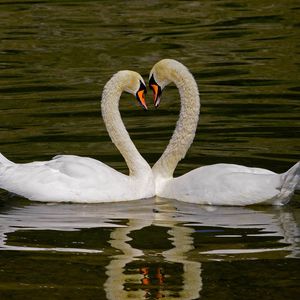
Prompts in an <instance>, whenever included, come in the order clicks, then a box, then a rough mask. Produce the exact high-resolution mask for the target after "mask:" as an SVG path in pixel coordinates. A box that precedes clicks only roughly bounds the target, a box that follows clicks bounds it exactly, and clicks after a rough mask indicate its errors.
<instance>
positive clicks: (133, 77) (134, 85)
mask: <svg viewBox="0 0 300 300" xmlns="http://www.w3.org/2000/svg"><path fill="white" fill-rule="evenodd" d="M117 74H118V75H119V76H120V77H121V78H124V80H122V81H123V90H124V91H125V92H127V93H130V94H132V95H134V96H135V97H136V99H137V100H138V102H139V103H140V104H141V106H142V107H143V108H144V109H148V108H147V104H146V99H145V94H146V93H147V89H146V85H145V82H144V79H143V78H142V76H141V75H140V74H139V73H137V72H134V71H129V70H125V71H119V72H118V73H117Z"/></svg>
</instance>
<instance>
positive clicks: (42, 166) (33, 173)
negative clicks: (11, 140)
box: [0, 155, 128, 202]
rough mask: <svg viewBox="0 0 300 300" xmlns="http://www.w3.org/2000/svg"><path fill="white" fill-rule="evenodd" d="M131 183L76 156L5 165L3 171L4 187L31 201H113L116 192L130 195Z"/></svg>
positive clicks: (1, 183)
mask: <svg viewBox="0 0 300 300" xmlns="http://www.w3.org/2000/svg"><path fill="white" fill-rule="evenodd" d="M116 184H117V187H116ZM127 184H128V176H126V175H124V174H122V173H120V172H118V171H115V170H114V169H113V168H111V167H109V166H107V165H105V164H104V163H102V162H100V161H97V160H95V159H92V158H88V157H79V156H74V155H61V156H55V157H54V158H53V159H52V160H50V161H41V162H32V163H27V164H6V165H3V164H2V166H1V168H0V187H1V188H3V189H6V190H9V191H11V192H13V193H16V194H18V195H21V196H24V197H26V198H28V199H31V200H39V201H76V200H78V201H79V199H82V200H83V201H81V202H84V199H86V202H90V201H91V200H93V199H94V200H95V201H96V199H98V200H101V199H111V198H113V197H116V196H117V195H116V193H114V191H116V190H117V191H120V190H122V189H123V190H124V193H126V189H125V186H126V185H127ZM119 197H122V195H119Z"/></svg>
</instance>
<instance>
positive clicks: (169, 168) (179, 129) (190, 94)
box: [152, 61, 200, 178]
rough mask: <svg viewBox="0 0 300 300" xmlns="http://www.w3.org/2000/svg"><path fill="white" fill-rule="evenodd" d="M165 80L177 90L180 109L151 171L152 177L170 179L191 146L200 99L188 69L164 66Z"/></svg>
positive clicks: (196, 123) (178, 66) (177, 64)
mask: <svg viewBox="0 0 300 300" xmlns="http://www.w3.org/2000/svg"><path fill="white" fill-rule="evenodd" d="M165 72H166V74H168V77H169V78H167V80H169V81H171V82H174V83H175V85H176V86H177V88H178V89H179V94H180V99H181V108H180V115H179V119H178V121H177V123H176V128H175V130H174V132H173V135H172V138H171V140H170V142H169V144H168V146H167V148H166V150H165V151H164V153H163V154H162V156H161V157H160V159H159V160H158V161H157V162H156V163H155V165H154V166H153V168H152V170H153V173H154V175H156V176H162V177H166V178H168V177H172V176H173V173H174V170H175V168H176V166H177V164H178V162H179V161H180V160H181V159H183V158H184V157H185V155H186V152H187V151H188V149H189V147H190V146H191V144H192V142H193V140H194V137H195V133H196V129H197V125H198V120H199V112H200V97H199V91H198V87H197V83H196V81H195V79H194V77H193V75H192V74H191V73H190V72H189V71H188V69H187V68H186V67H185V66H184V65H182V64H181V63H179V62H175V61H173V63H172V64H167V65H166V66H165Z"/></svg>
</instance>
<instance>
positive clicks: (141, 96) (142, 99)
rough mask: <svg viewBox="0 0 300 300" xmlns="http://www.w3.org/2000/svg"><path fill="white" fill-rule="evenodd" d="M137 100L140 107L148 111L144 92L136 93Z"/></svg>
mask: <svg viewBox="0 0 300 300" xmlns="http://www.w3.org/2000/svg"><path fill="white" fill-rule="evenodd" d="M137 99H138V101H139V102H140V103H141V105H142V106H143V107H144V108H145V109H148V107H147V104H146V99H145V91H144V90H139V91H138V92H137Z"/></svg>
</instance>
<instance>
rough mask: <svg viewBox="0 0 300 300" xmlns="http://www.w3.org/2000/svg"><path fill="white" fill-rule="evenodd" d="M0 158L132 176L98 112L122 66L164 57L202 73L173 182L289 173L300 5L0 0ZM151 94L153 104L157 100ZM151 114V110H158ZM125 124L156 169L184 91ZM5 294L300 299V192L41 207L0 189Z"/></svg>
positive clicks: (0, 277)
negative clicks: (209, 170)
mask: <svg viewBox="0 0 300 300" xmlns="http://www.w3.org/2000/svg"><path fill="white" fill-rule="evenodd" d="M0 9H1V18H0V28H1V34H2V36H1V46H0V70H1V71H0V136H1V138H0V151H1V152H2V153H3V154H4V155H6V156H7V157H8V158H10V159H12V160H14V161H16V162H28V161H33V160H44V159H50V158H51V157H52V156H54V155H56V154H76V155H84V156H90V157H94V158H96V159H100V160H101V161H103V162H105V163H107V164H109V165H110V166H112V167H114V168H116V169H118V170H119V171H121V172H124V173H127V168H126V165H125V163H124V160H123V159H122V157H121V156H120V154H119V153H118V151H117V150H116V149H115V148H114V146H113V145H112V143H111V142H110V139H109V137H108V135H107V133H106V130H105V128H104V124H103V121H102V119H101V117H100V112H99V110H100V104H99V103H100V94H101V90H102V88H103V86H104V84H105V82H106V81H107V80H108V79H109V78H110V77H111V75H112V74H113V73H115V72H116V71H118V70H120V69H133V70H136V71H138V72H140V73H141V74H142V75H143V76H144V78H145V79H147V76H148V73H149V71H150V69H151V67H152V65H153V64H154V63H155V62H157V61H158V60H160V59H162V58H166V57H169V58H175V59H178V60H180V61H181V62H182V63H184V64H185V65H186V66H187V67H189V69H190V70H191V72H192V73H193V74H194V76H195V78H196V80H197V83H198V85H199V89H200V92H201V104H202V107H201V120H200V123H199V126H198V132H197V136H196V139H195V142H194V143H193V146H192V148H191V149H190V151H189V152H188V155H187V157H186V158H185V159H184V160H183V161H182V162H181V163H180V164H179V166H178V168H177V171H176V175H180V174H183V173H185V172H187V171H189V170H191V169H193V168H195V167H198V166H201V165H206V164H213V163H218V162H227V163H237V164H243V165H248V166H255V167H262V168H268V169H271V170H273V171H275V172H283V171H285V170H287V169H288V168H289V167H290V166H292V165H293V164H294V163H295V162H296V161H297V160H299V127H300V123H299V107H300V106H299V98H300V95H299V94H300V93H299V92H300V85H299V79H300V70H299V59H300V57H299V36H300V23H299V20H300V18H299V12H300V5H299V3H298V1H292V0H290V1H284V2H283V1H279V2H278V3H277V2H276V3H275V2H274V1H268V0H260V1H256V0H252V1H237V0H236V1H234V0H233V1H224V0H220V1H211V0H207V1H147V2H144V1H143V2H142V1H118V3H115V2H111V1H62V0H61V1H59V0H57V1H26V2H25V1H23V2H22V1H1V3H0ZM151 101H152V99H151V95H150V94H149V97H148V103H150V104H151ZM149 106H150V107H151V105H149ZM120 108H121V113H122V116H123V120H124V122H125V124H126V127H127V128H128V130H129V132H130V135H131V137H132V139H133V141H134V143H135V144H136V145H137V147H138V149H139V150H140V152H141V153H142V154H143V156H144V157H145V158H146V159H147V161H149V162H150V163H151V164H153V163H154V162H155V161H156V160H157V159H158V157H159V155H160V154H161V153H162V151H163V149H164V148H165V146H166V144H167V142H168V140H169V138H170V136H171V134H172V131H173V129H174V126H175V122H176V120H177V117H178V109H179V100H178V92H177V90H176V89H175V87H174V86H170V87H168V88H167V89H166V90H165V91H164V95H163V99H162V103H161V106H160V108H159V110H154V109H153V106H152V107H151V110H149V111H148V112H147V113H145V112H144V111H142V110H141V108H140V107H139V106H138V105H137V103H136V101H135V100H134V99H133V97H132V96H130V95H123V97H122V100H121V103H120ZM0 195H1V200H0V249H1V251H0V296H1V299H41V298H43V299H54V298H55V299H129V298H131V299H160V298H165V299H200V298H201V299H257V298H258V297H261V298H262V299H298V297H299V294H300V286H299V279H300V271H299V270H300V268H299V267H300V266H299V264H300V263H299V262H300V260H299V255H300V254H299V253H300V248H299V246H300V241H299V226H300V204H299V203H300V202H299V200H300V196H299V194H296V195H295V196H294V197H293V200H292V201H291V203H289V204H288V205H286V206H285V207H281V208H275V207H253V208H236V207H223V208H222V207H203V206H197V205H191V204H185V203H181V202H178V201H172V200H166V199H159V198H154V199H148V200H142V201H139V202H135V201H134V202H130V203H121V204H117V205H116V204H113V205H112V204H99V205H74V204H59V205H58V204H44V203H43V204H41V203H35V202H30V201H27V200H24V199H22V198H20V197H17V196H13V195H10V194H9V193H7V192H6V191H1V194H0Z"/></svg>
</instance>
